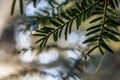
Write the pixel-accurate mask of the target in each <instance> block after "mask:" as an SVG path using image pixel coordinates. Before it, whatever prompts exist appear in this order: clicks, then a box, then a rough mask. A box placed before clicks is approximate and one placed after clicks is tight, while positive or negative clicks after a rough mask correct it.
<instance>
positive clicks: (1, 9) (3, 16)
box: [0, 0, 120, 80]
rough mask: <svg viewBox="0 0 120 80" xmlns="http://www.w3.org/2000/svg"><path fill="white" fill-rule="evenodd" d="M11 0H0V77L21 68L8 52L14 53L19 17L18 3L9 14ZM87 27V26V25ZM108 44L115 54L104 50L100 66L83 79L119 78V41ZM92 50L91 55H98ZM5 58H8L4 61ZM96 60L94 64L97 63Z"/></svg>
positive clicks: (83, 26)
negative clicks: (13, 11) (15, 30)
mask: <svg viewBox="0 0 120 80" xmlns="http://www.w3.org/2000/svg"><path fill="white" fill-rule="evenodd" d="M11 4H12V0H0V77H3V76H7V75H9V74H11V73H15V72H16V71H17V70H21V69H22V67H21V66H20V65H19V64H15V63H13V62H14V60H13V61H12V59H13V57H12V56H10V55H9V54H12V53H14V50H15V48H16V43H15V40H14V24H15V21H16V17H20V16H21V15H20V14H19V9H18V8H17V6H18V5H16V7H15V14H14V15H13V16H11V15H10V11H11ZM88 24H89V20H87V21H85V22H84V23H83V24H82V25H81V26H82V28H81V29H83V30H85V29H86V26H88ZM88 27H89V26H88ZM109 45H110V46H111V47H112V49H113V50H114V51H115V54H111V53H108V52H106V54H105V55H104V58H103V60H102V63H101V64H100V68H99V69H98V71H97V72H96V73H95V74H92V73H91V74H89V75H88V76H87V77H85V78H84V80H120V42H117V43H114V42H110V43H109ZM99 54H100V53H99V52H97V51H96V52H94V53H93V56H94V55H95V56H96V55H99ZM5 60H8V61H6V62H4V61H5ZM99 62H100V61H98V62H97V64H96V66H97V65H99Z"/></svg>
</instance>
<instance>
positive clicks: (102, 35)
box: [84, 0, 120, 55]
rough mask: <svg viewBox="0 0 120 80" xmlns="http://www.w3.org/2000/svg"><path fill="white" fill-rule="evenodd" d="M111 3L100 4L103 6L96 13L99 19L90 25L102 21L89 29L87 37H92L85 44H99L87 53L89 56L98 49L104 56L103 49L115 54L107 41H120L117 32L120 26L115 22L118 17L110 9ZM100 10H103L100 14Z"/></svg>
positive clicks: (95, 19)
mask: <svg viewBox="0 0 120 80" xmlns="http://www.w3.org/2000/svg"><path fill="white" fill-rule="evenodd" d="M109 1H110V0H104V1H103V2H101V3H100V5H101V4H103V5H101V7H99V8H100V9H96V11H95V13H97V15H99V17H97V18H94V19H93V20H92V21H90V23H95V22H97V21H100V23H99V24H96V25H95V26H91V27H90V28H88V29H87V31H88V33H87V34H86V36H89V35H92V37H90V38H88V39H87V40H85V41H84V43H89V42H97V45H95V46H94V47H93V48H91V49H90V50H89V51H88V52H87V53H86V54H87V55H89V54H90V53H91V52H92V51H94V50H95V49H96V48H99V51H100V52H101V53H102V54H104V51H103V49H105V50H107V51H109V52H111V53H114V52H113V50H112V49H111V48H110V47H109V46H108V44H107V40H112V41H114V42H119V41H120V39H119V38H118V36H120V33H118V32H117V31H116V28H117V26H119V25H120V24H118V23H117V22H116V21H115V20H117V19H118V15H117V14H116V13H115V10H114V9H112V7H110V6H111V5H110V4H109ZM98 10H101V11H100V13H99V11H98ZM96 35H97V36H96Z"/></svg>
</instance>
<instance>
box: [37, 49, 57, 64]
mask: <svg viewBox="0 0 120 80" xmlns="http://www.w3.org/2000/svg"><path fill="white" fill-rule="evenodd" d="M58 57H59V53H58V52H57V51H56V50H53V49H52V50H49V51H48V52H47V51H44V52H42V53H40V54H39V63H40V64H49V63H52V62H54V61H57V59H58Z"/></svg>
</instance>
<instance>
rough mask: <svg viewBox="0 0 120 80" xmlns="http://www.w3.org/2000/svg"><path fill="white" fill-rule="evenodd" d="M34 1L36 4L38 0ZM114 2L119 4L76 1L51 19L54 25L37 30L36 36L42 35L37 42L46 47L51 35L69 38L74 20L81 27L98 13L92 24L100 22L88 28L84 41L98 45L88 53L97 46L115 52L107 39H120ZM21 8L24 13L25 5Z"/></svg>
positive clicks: (102, 1) (88, 0)
mask: <svg viewBox="0 0 120 80" xmlns="http://www.w3.org/2000/svg"><path fill="white" fill-rule="evenodd" d="M33 1H34V6H35V4H36V0H33ZM22 2H23V0H21V1H20V5H23V4H22ZM114 2H115V3H114ZM15 3H16V0H13V5H12V10H11V14H13V13H14V5H15ZM114 4H116V5H117V6H118V2H117V0H82V1H81V3H75V4H74V5H75V6H74V7H72V8H70V9H68V10H66V11H64V12H61V13H60V14H59V16H57V17H56V18H55V19H52V20H50V23H51V24H52V25H54V26H52V27H43V28H42V29H40V30H36V34H34V36H40V39H39V40H38V41H37V42H36V43H39V44H40V47H44V46H45V45H46V43H47V40H48V39H49V37H50V36H53V39H54V41H57V40H58V39H59V37H61V34H62V33H64V35H65V39H67V35H68V34H69V33H71V31H72V27H74V26H73V23H74V22H75V23H76V29H79V27H80V25H81V23H82V22H83V21H85V20H86V19H88V18H90V17H91V16H94V15H97V17H95V18H94V19H92V20H91V21H90V24H91V23H96V22H99V23H98V24H96V25H93V26H90V27H89V28H88V29H87V30H86V31H87V34H86V36H88V39H87V40H85V41H84V42H83V43H92V42H96V45H94V47H93V48H91V49H89V51H88V52H87V53H86V54H87V55H89V54H90V53H91V52H92V51H94V50H95V49H96V48H98V49H99V51H100V52H101V54H103V55H104V53H105V52H104V51H105V50H107V51H109V52H111V53H113V50H112V49H111V48H110V47H109V46H108V45H107V44H108V43H107V41H106V40H112V41H114V42H119V41H120V39H119V36H120V33H119V32H118V31H117V27H118V26H119V25H120V23H119V22H118V21H119V15H118V14H117V13H116V12H115V5H114ZM20 8H21V13H23V12H22V11H23V7H22V6H20ZM90 36H91V37H90Z"/></svg>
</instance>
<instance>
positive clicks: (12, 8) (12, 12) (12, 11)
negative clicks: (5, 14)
mask: <svg viewBox="0 0 120 80" xmlns="http://www.w3.org/2000/svg"><path fill="white" fill-rule="evenodd" d="M15 4H16V0H13V2H12V7H11V15H13V14H14V8H15Z"/></svg>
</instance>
